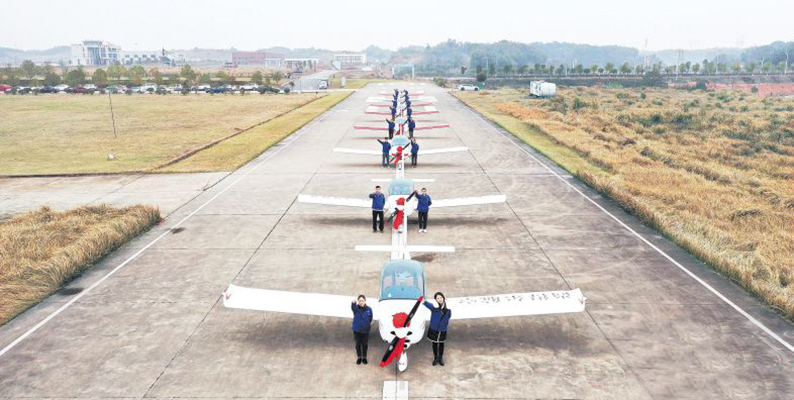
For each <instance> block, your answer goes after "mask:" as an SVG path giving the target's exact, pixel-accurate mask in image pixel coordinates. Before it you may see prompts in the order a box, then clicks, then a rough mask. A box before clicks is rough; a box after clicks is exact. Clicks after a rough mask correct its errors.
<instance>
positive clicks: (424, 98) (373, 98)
mask: <svg viewBox="0 0 794 400" xmlns="http://www.w3.org/2000/svg"><path fill="white" fill-rule="evenodd" d="M392 100H394V98H393V97H382V96H370V97H367V100H366V102H367V103H388V104H391V103H392ZM420 101H421V102H427V103H436V102H438V99H436V98H435V96H415V97H411V102H412V104H413V105H415V106H418V105H419V104H416V103H417V102H420ZM399 103H400V104H402V103H404V101H402V99H400V101H399Z"/></svg>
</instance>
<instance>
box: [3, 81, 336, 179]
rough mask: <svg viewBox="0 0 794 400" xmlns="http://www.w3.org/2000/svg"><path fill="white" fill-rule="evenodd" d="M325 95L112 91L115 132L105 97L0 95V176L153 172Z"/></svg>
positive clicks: (220, 163) (222, 163) (227, 165)
mask: <svg viewBox="0 0 794 400" xmlns="http://www.w3.org/2000/svg"><path fill="white" fill-rule="evenodd" d="M322 96H324V95H323V94H319V95H318V94H313V93H307V94H291V95H272V94H267V95H260V94H248V95H245V96H241V95H239V94H237V95H214V96H210V95H188V96H181V95H166V96H157V95H133V96H128V95H114V96H113V98H112V100H113V109H114V113H115V119H116V131H117V137H114V135H113V124H112V120H111V114H110V106H109V103H108V97H107V96H100V95H95V96H78V95H41V96H10V95H9V96H0V121H2V123H0V176H10V175H45V174H81V173H120V172H134V171H148V170H151V169H154V168H156V167H158V166H160V165H163V164H165V163H167V162H168V161H170V160H173V159H174V158H176V157H179V156H181V155H184V154H185V153H188V152H190V151H191V150H194V149H196V148H199V147H201V146H203V145H206V144H208V143H211V142H213V141H215V140H218V139H221V138H224V137H227V136H230V135H232V134H235V133H238V132H240V131H242V130H245V129H247V128H250V127H252V126H254V125H257V124H262V123H263V122H266V121H268V120H271V119H273V118H274V117H276V116H279V115H282V114H284V113H287V112H288V111H291V110H294V109H295V108H298V107H301V106H303V105H305V104H307V103H309V102H312V101H313V100H317V99H318V98H321V97H322ZM323 104H325V103H323ZM301 115H304V117H306V116H307V115H306V114H301ZM311 115H316V114H311ZM304 123H305V122H304ZM216 152H217V150H216ZM109 153H113V154H114V155H115V157H116V159H115V160H113V161H108V159H107V158H108V157H107V156H108V154H109ZM245 158H249V159H250V154H246V155H245V156H243V157H242V159H245ZM238 159H239V158H238ZM207 165H217V166H223V168H224V169H225V168H229V167H230V166H232V165H235V164H234V163H229V162H217V163H209V164H207Z"/></svg>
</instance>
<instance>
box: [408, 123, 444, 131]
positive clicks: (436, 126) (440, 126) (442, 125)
mask: <svg viewBox="0 0 794 400" xmlns="http://www.w3.org/2000/svg"><path fill="white" fill-rule="evenodd" d="M438 128H449V124H439V125H423V126H417V127H416V128H415V129H414V130H415V131H423V130H425V129H438Z"/></svg>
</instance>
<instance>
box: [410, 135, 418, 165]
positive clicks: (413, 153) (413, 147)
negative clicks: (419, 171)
mask: <svg viewBox="0 0 794 400" xmlns="http://www.w3.org/2000/svg"><path fill="white" fill-rule="evenodd" d="M412 136H413V135H412ZM418 159H419V143H416V139H414V138H413V137H412V138H411V167H412V168H416V161H417V160H418Z"/></svg>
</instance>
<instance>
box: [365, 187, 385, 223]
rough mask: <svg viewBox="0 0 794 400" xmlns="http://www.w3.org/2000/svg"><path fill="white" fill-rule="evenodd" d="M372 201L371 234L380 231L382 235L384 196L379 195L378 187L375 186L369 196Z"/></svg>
mask: <svg viewBox="0 0 794 400" xmlns="http://www.w3.org/2000/svg"><path fill="white" fill-rule="evenodd" d="M369 198H370V199H372V232H373V233H375V232H377V231H378V229H380V232H381V233H383V207H385V206H386V196H385V195H384V194H383V193H381V191H380V186H375V192H373V193H370V194H369Z"/></svg>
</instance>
